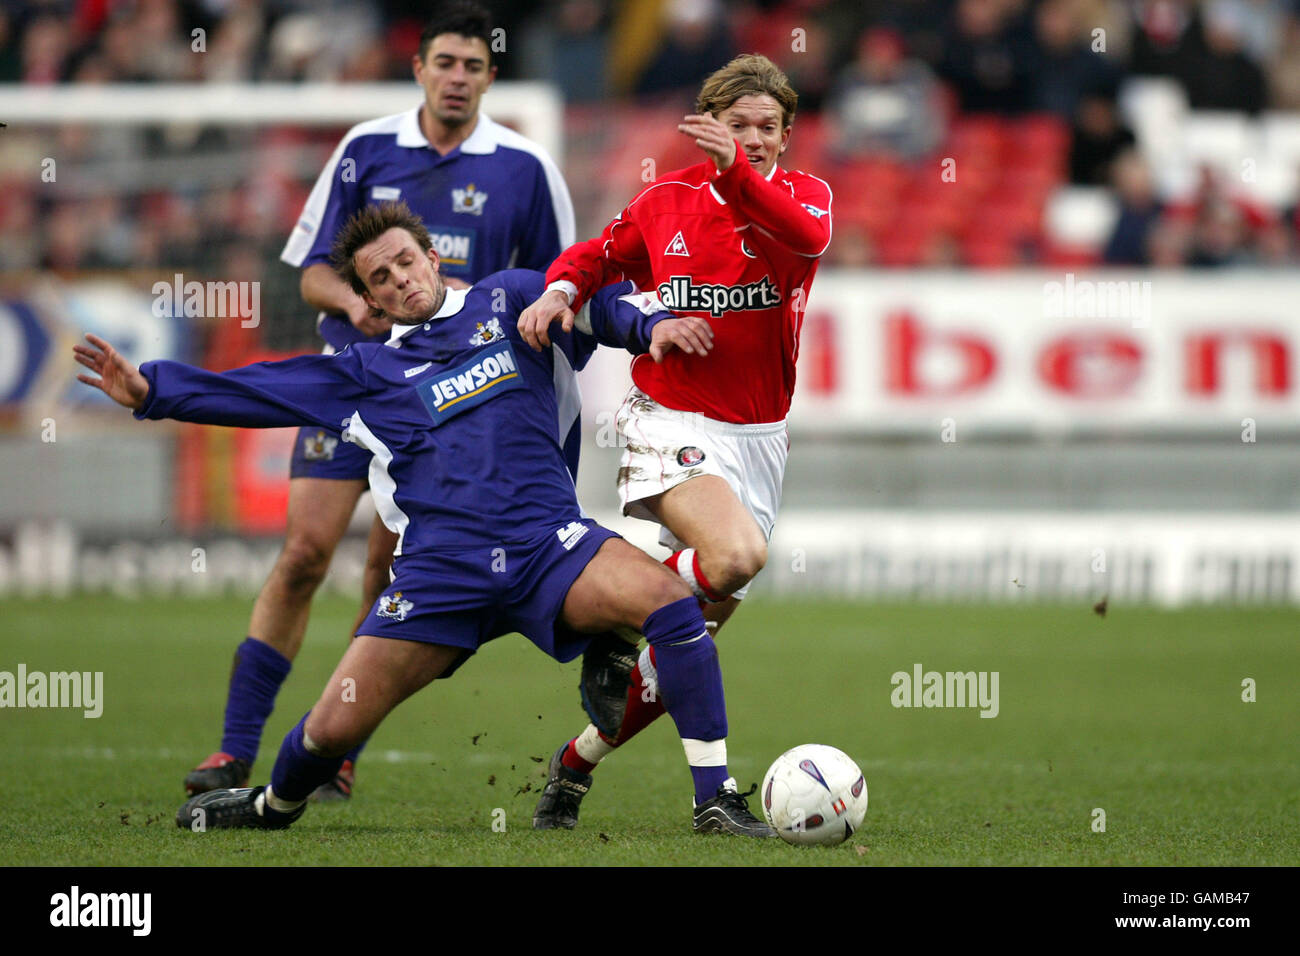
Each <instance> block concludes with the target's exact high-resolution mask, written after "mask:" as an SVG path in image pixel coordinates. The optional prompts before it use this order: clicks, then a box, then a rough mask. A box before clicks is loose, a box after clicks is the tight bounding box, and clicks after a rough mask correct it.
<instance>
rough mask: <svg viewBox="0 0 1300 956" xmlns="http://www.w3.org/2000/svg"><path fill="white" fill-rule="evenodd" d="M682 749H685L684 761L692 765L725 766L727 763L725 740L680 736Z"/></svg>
mask: <svg viewBox="0 0 1300 956" xmlns="http://www.w3.org/2000/svg"><path fill="white" fill-rule="evenodd" d="M682 749H683V750H685V751H686V762H687V763H688V764H690V765H691V766H692V767H725V766H726V765H727V741H726V739H725V738H724V739H722V740H694V739H692V738H690V737H683V738H682Z"/></svg>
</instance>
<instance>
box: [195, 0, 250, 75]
mask: <svg viewBox="0 0 1300 956" xmlns="http://www.w3.org/2000/svg"><path fill="white" fill-rule="evenodd" d="M265 27H266V24H265V22H264V18H263V12H262V8H261V5H260V4H258V3H256V2H252V0H241V2H238V3H233V4H231V9H230V10H229V12H228V13H227V15H226V16H225V17H224V18H223V19H222V20H221V22H220V23H219V24H218V25H217V26H216V27H215V28H214V29H213V31H212V33H211V35H210V37H209V42H208V44H207V55H206V56H203V57H201V58H200V68H201V71H202V75H203V79H205V80H207V81H208V82H209V83H244V82H248V81H250V80H252V79H254V78H255V77H256V73H257V66H258V60H259V58H260V57H259V53H260V51H261V45H262V42H263V40H264V32H265Z"/></svg>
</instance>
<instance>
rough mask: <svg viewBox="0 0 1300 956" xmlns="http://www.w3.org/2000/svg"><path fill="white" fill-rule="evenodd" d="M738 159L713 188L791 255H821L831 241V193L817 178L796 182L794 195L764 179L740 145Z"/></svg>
mask: <svg viewBox="0 0 1300 956" xmlns="http://www.w3.org/2000/svg"><path fill="white" fill-rule="evenodd" d="M736 153H737V155H736V160H735V162H733V163H732V164H731V165H730V166H728V167H727V170H726V172H723V173H717V174H715V176H714V179H713V188H714V189H716V190H717V191H718V195H719V196H721V197H722V198H723V199H725V200H726V201H727V203H728V205H731V206H733V207H735V209H736V212H737V213H739V214H740V216H741V217H742V218H744V219H748V220H749V221H750V222H752V223H753V224H754V225H755V226H757V227H758V228H759V229H762V230H763V231H764V232H766V233H767V234H768V235H770V236H771V237H772V238H773V239H775V240H776V241H777V242H779V243H780V244H781V245H783V246H785V247H786V248H787V249H789V250H790V251H791V252H794V253H797V254H799V255H801V256H820V255H821V254H822V253H823V252H825V251H826V247H827V246H828V245H830V241H831V190H830V187H829V186H827V185H826V184H825V183H824V182H822V181H821V180H820V179H818V178H817V177H815V176H798V177H797V178H795V179H794V181H793V183H794V195H793V196H791V195H790V193H789V192H787V191H786V190H784V189H782V188H781V187H780V186H777V185H775V184H773V183H771V182H769V181H768V180H766V179H764V178H763V177H762V176H760V175H759V174H758V173H757V172H756V171H755V170H754V167H753V166H750V165H749V163H747V162H746V161H745V154H744V153H743V152H741V150H740V145H739V144H737V145H736Z"/></svg>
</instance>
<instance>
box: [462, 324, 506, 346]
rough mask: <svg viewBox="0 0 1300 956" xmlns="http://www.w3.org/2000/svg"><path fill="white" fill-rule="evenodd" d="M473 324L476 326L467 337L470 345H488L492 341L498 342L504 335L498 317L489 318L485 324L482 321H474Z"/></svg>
mask: <svg viewBox="0 0 1300 956" xmlns="http://www.w3.org/2000/svg"><path fill="white" fill-rule="evenodd" d="M475 325H477V326H478V328H476V329H475V330H474V334H473V335H471V336H470V337H469V344H470V345H490V344H491V343H493V342H500V341H501V340H502V339H504V338H505V337H506V334H505V332H503V331H501V320H500V319H491V320H490V321H489V322H488V323H487V325H484V324H483V323H482V322H476V323H475Z"/></svg>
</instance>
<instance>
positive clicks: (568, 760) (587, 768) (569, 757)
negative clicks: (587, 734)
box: [560, 737, 596, 773]
mask: <svg viewBox="0 0 1300 956" xmlns="http://www.w3.org/2000/svg"><path fill="white" fill-rule="evenodd" d="M577 740H578V738H577V737H574V738H573V740H570V741H569V743H568V746H566V747H565V748H564V753H562V754H561V755H560V763H562V764H564V765H565V766H566V767H568V768H569V769H570V770H576V771H578V772H579V773H591V771H592V770H594V769H595V768H596V765H595V764H594V763H587V761H585V760H583V759H582V757H580V756H578V748H577V747H575V746H573V745H574V743H576V742H577Z"/></svg>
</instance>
